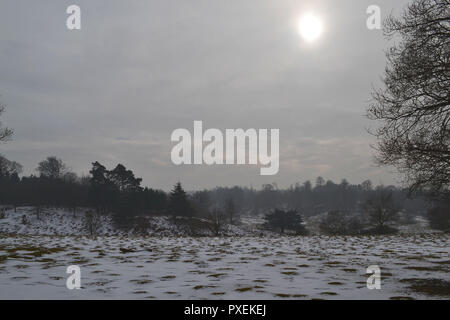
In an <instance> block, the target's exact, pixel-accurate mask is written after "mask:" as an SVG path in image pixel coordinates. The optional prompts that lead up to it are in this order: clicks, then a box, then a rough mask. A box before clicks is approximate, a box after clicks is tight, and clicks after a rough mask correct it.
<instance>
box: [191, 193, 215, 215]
mask: <svg viewBox="0 0 450 320" xmlns="http://www.w3.org/2000/svg"><path fill="white" fill-rule="evenodd" d="M192 203H193V206H194V208H195V211H196V212H197V213H198V215H199V216H201V217H207V216H208V215H209V213H210V207H211V198H210V192H208V191H207V190H202V191H197V192H195V193H194V194H193V196H192Z"/></svg>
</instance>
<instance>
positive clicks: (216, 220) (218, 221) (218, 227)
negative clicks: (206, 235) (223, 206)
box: [209, 209, 226, 236]
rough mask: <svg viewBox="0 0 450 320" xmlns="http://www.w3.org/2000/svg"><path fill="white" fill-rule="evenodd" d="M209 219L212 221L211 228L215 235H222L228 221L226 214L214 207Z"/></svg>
mask: <svg viewBox="0 0 450 320" xmlns="http://www.w3.org/2000/svg"><path fill="white" fill-rule="evenodd" d="M209 220H210V221H211V224H210V229H211V231H212V232H213V233H214V235H215V236H218V235H220V232H221V231H222V230H223V228H224V226H225V221H226V215H225V214H224V213H223V212H222V211H221V210H219V209H213V210H211V212H210V213H209Z"/></svg>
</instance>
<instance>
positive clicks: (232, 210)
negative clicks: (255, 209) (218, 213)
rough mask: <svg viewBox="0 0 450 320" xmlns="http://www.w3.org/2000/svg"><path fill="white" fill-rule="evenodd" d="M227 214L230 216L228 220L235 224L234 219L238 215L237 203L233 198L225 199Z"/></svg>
mask: <svg viewBox="0 0 450 320" xmlns="http://www.w3.org/2000/svg"><path fill="white" fill-rule="evenodd" d="M224 210H225V214H226V215H227V216H228V222H229V223H230V224H233V223H234V222H235V221H234V220H233V219H234V217H235V216H236V205H235V203H234V200H233V198H231V197H230V198H228V199H226V201H225V208H224Z"/></svg>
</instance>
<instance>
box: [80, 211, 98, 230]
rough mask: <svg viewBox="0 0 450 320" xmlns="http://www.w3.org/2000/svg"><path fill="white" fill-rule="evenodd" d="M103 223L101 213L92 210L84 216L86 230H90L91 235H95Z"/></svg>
mask: <svg viewBox="0 0 450 320" xmlns="http://www.w3.org/2000/svg"><path fill="white" fill-rule="evenodd" d="M101 225H102V220H101V217H100V215H99V214H97V213H94V212H92V211H88V212H86V215H85V217H84V226H85V228H86V230H87V231H88V232H89V235H90V236H95V235H97V233H98V232H99V230H100V227H101Z"/></svg>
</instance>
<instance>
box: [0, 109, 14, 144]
mask: <svg viewBox="0 0 450 320" xmlns="http://www.w3.org/2000/svg"><path fill="white" fill-rule="evenodd" d="M4 111H5V105H4V104H2V103H1V102H0V116H1V115H2V113H3V112H4ZM12 134H13V131H12V130H11V129H9V128H5V127H2V122H1V121H0V142H4V141H8V140H9V139H10V138H11V136H12Z"/></svg>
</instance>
